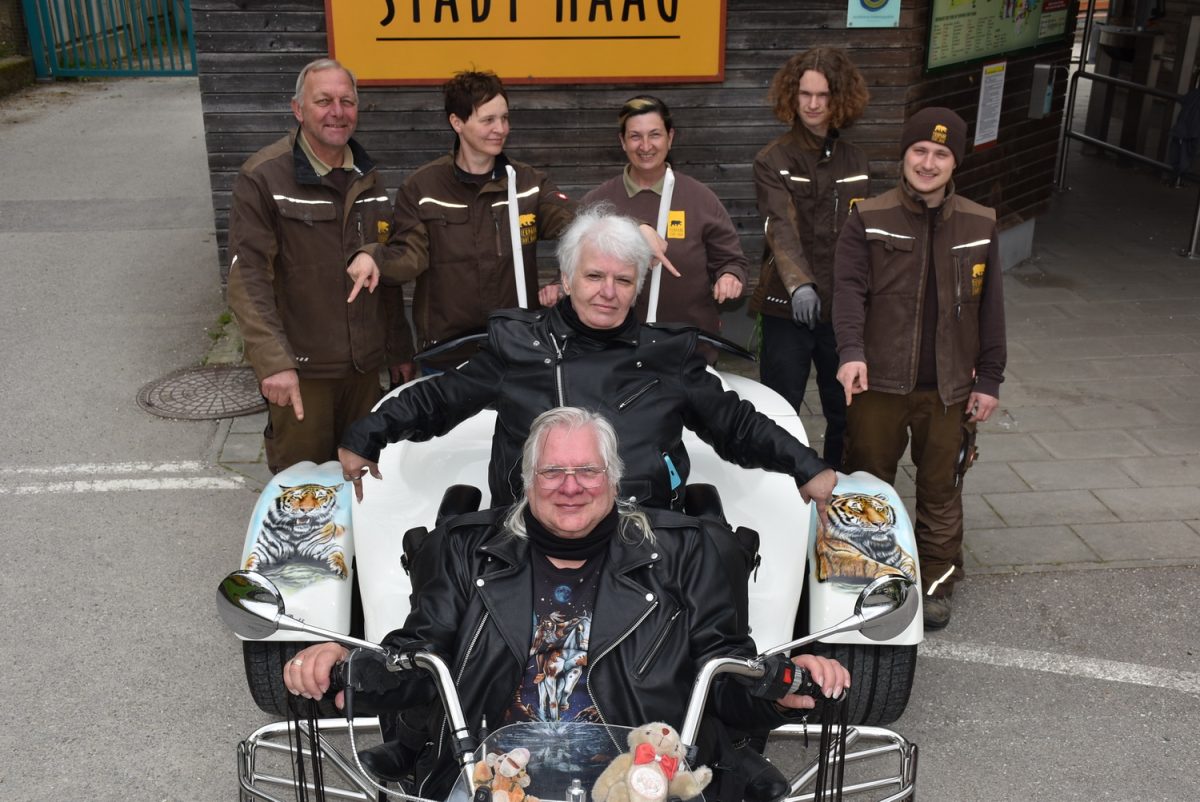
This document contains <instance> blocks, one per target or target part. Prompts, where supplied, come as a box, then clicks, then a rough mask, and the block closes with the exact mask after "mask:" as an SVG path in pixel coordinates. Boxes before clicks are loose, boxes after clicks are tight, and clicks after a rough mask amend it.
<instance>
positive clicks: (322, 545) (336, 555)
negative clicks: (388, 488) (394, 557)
mask: <svg viewBox="0 0 1200 802" xmlns="http://www.w3.org/2000/svg"><path fill="white" fill-rule="evenodd" d="M341 489H342V485H340V484H337V485H332V486H326V485H319V484H304V485H294V486H292V487H281V488H280V493H279V496H278V497H277V498H276V499H275V503H274V504H273V505H272V506H271V509H270V510H268V511H267V515H266V519H265V520H264V521H263V525H262V529H261V530H260V531H259V533H258V538H257V539H256V540H255V541H254V548H253V550H251V552H250V556H249V557H247V558H246V565H245V567H246V569H247V570H255V571H258V572H259V573H262V574H264V575H265V576H268V577H270V578H271V579H274V580H278V581H283V582H286V583H288V584H293V585H298V584H306V583H308V582H311V581H313V580H315V579H319V578H321V577H324V576H330V575H333V576H336V577H337V578H338V579H345V578H346V577H347V576H348V575H349V572H348V571H347V570H346V553H345V551H344V549H343V538H342V536H343V535H344V534H345V532H346V527H344V526H342V525H341V524H338V523H334V520H333V514H334V510H335V509H336V507H337V496H338V491H339V490H341Z"/></svg>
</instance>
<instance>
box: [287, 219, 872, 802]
mask: <svg viewBox="0 0 1200 802" xmlns="http://www.w3.org/2000/svg"><path fill="white" fill-rule="evenodd" d="M631 230H632V231H633V232H634V233H633V237H634V238H637V239H640V237H639V235H638V234H637V233H636V229H635V228H631ZM631 300H632V299H631ZM435 380H436V379H435ZM426 383H428V382H426ZM406 392H409V391H406ZM520 466H521V468H520V470H521V477H522V483H523V485H524V490H523V492H522V494H521V498H520V501H519V502H518V503H517V504H515V505H513V506H512V507H511V508H509V509H491V510H486V511H483V512H477V513H470V514H467V515H462V516H458V517H456V518H452V519H451V520H450V522H449V523H448V524H447V525H446V527H445V528H444V529H442V530H439V531H437V532H435V537H437V538H438V540H439V541H441V542H442V543H443V544H444V555H443V559H444V566H443V570H440V571H437V572H436V573H435V575H434V576H433V577H431V579H430V581H429V583H428V584H427V585H425V587H424V588H423V590H422V591H421V599H422V601H421V603H420V604H418V605H415V606H414V607H413V610H412V612H411V613H409V616H408V619H407V620H406V621H405V623H404V626H403V627H402V628H401V629H399V630H396V631H395V632H393V633H391V634H390V635H388V636H387V637H386V638H385V639H384V644H385V645H389V646H393V647H397V648H401V649H403V648H404V647H405V646H406V645H407V644H410V643H413V642H417V643H422V644H428V645H429V648H430V649H431V650H432V651H434V652H435V653H437V654H439V655H440V656H441V657H442V658H443V659H445V660H446V661H447V662H448V663H449V664H450V670H451V673H452V674H453V676H455V677H459V678H464V681H462V682H460V683H457V688H458V693H459V697H460V700H461V702H462V708H463V713H464V714H465V716H466V721H467V725H468V727H469V729H470V731H471V732H477V731H478V730H479V728H480V727H481V726H482V722H483V721H484V720H485V719H486V721H488V722H489V723H490V724H491V726H493V727H495V726H498V725H499V723H502V722H508V721H523V720H551V721H555V720H563V721H566V720H570V719H573V718H575V717H580V718H581V719H582V720H585V721H588V720H596V719H599V720H601V721H606V722H610V723H612V724H618V725H627V726H637V725H639V724H642V723H645V722H649V721H666V722H668V723H669V724H672V725H673V726H675V727H676V728H679V727H680V726H681V725H682V723H683V716H684V713H685V711H686V709H687V703H688V698H689V696H690V694H691V689H692V684H693V682H694V680H695V678H696V676H697V675H698V673H699V671H700V668H701V667H702V666H703V665H704V663H705V662H707V661H708V660H709V659H711V658H713V657H727V656H741V657H751V656H753V655H755V654H757V649H756V648H755V645H754V642H753V641H752V640H751V639H750V637H749V635H747V634H745V633H744V631H739V630H738V628H737V627H736V625H735V618H734V614H733V603H732V597H731V589H730V587H729V583H728V581H727V580H726V575H725V570H724V567H723V566H722V564H721V560H720V558H719V557H718V555H717V554H716V552H715V551H714V550H713V546H712V544H711V541H710V540H709V538H708V537H707V536H706V535H705V533H704V531H703V530H702V529H701V528H700V527H699V525H698V524H699V522H698V521H696V520H695V519H693V518H688V517H685V516H682V515H678V514H676V513H673V512H669V511H663V510H654V511H643V510H641V509H640V508H638V507H636V506H635V505H633V504H631V503H628V502H624V501H620V502H619V501H618V500H617V498H618V488H619V487H620V484H621V478H622V470H623V464H622V460H621V457H620V456H619V450H618V442H617V435H616V432H615V430H614V429H613V427H612V425H611V424H610V423H609V422H608V421H606V420H605V419H604V418H603V417H601V416H600V415H598V414H596V413H594V412H588V411H585V410H583V409H579V408H574V407H561V408H555V409H551V410H549V411H547V412H544V413H543V414H541V415H539V416H538V417H537V419H536V420H534V421H533V422H532V425H531V426H530V427H529V436H528V438H527V439H526V440H525V442H524V443H523V444H522V448H521V459H520ZM443 535H451V536H443ZM563 584H566V585H568V586H569V587H570V588H572V589H573V590H572V592H571V593H570V594H565V595H564V594H559V593H554V592H544V590H543V589H544V588H550V589H551V590H553V589H554V588H556V587H558V586H560V585H563ZM556 621H565V622H569V623H570V622H573V624H574V626H576V627H587V637H586V638H584V639H581V640H580V641H577V642H575V643H573V644H571V645H570V647H569V648H568V647H567V644H565V643H563V642H562V641H559V640H557V639H554V638H545V637H544V633H545V632H546V630H547V629H549V630H550V631H554V629H555V628H556V623H555V622H556ZM530 622H540V623H542V624H544V626H536V625H535V626H533V627H531V626H530ZM518 646H519V647H520V648H517V647H518ZM346 655H347V651H346V649H345V648H343V647H342V646H339V645H337V644H332V643H323V644H317V645H315V646H310V647H308V648H307V649H305V650H304V651H302V652H300V653H299V654H297V655H296V657H295V658H294V659H292V660H291V661H289V662H288V663H287V665H286V666H285V667H284V672H283V678H284V682H285V684H286V685H287V687H288V690H290V691H291V692H292V693H296V694H300V695H302V696H305V697H308V698H312V699H319V698H321V697H322V696H323V695H324V694H325V693H326V692H327V691H328V690H329V689H330V687H329V686H330V677H329V675H330V669H331V668H332V667H333V665H334V664H335V663H336V662H338V661H341V660H344V659H345V657H346ZM597 655H599V656H600V658H599V659H597V657H596V656H597ZM558 656H562V657H563V658H565V659H570V660H571V661H572V662H573V663H574V665H575V666H578V668H577V669H574V670H572V671H571V672H569V674H567V673H566V672H564V673H561V674H560V673H558V672H554V673H551V672H547V671H544V670H541V669H542V667H543V665H544V662H545V660H547V659H554V658H555V657H558ZM793 662H794V663H796V664H797V665H799V666H802V667H804V668H805V669H807V670H808V671H809V672H810V673H811V674H812V676H813V678H814V680H815V681H816V682H817V683H818V684H819V685H820V687H821V689H822V692H823V693H824V694H825V695H826V696H836V695H837V694H838V693H840V692H841V691H842V690H843V689H845V688H847V687H849V685H850V675H849V673H848V672H847V671H846V669H845V668H843V667H842V666H841V665H840V664H839V663H837V662H836V661H833V660H829V659H826V658H821V657H817V656H815V655H800V656H797V657H795V658H793ZM380 671H381V672H382V671H383V669H380ZM565 676H570V677H571V678H572V679H573V680H574V682H573V684H570V683H569V682H564V681H563V679H564V677H565ZM384 689H391V690H387V691H386V692H384V693H382V694H375V695H374V699H372V700H371V701H372V702H373V705H372V706H377V707H386V708H393V709H394V708H406V707H411V706H413V705H421V704H424V703H426V702H428V701H429V699H431V698H432V697H433V694H434V690H433V688H432V686H431V680H429V679H428V678H427V677H426V676H417V674H416V673H415V672H410V673H409V674H408V675H407V676H406V677H399V676H398V675H388V676H386V677H383V678H382V679H381V681H380V690H381V691H384ZM359 699H363V695H362V694H360V696H359ZM339 701H340V700H339ZM814 705H815V702H814V700H813V699H812V698H811V697H807V696H797V695H795V694H789V695H787V696H784V697H783V698H782V699H780V700H779V704H778V706H777V705H775V704H773V703H771V702H769V701H766V700H764V699H759V698H755V697H752V696H750V695H749V693H748V692H747V690H746V688H745V687H744V686H742V685H740V684H738V683H736V682H732V681H718V683H717V684H716V686H715V688H714V694H713V698H712V703H711V708H710V709H711V710H712V711H713V713H714V714H715V716H716V717H718V718H719V719H720V720H721V721H722V722H724V723H725V724H727V725H729V726H731V727H741V728H746V729H757V728H764V727H765V728H773V727H775V726H778V725H780V724H783V723H787V722H788V721H791V720H793V718H792V716H793V715H794V711H797V710H804V709H808V708H812V707H813V706H814ZM429 722H430V725H431V726H430V731H429V732H428V733H427V741H426V743H425V747H424V753H425V754H424V755H422V757H421V758H419V759H418V760H417V761H416V766H417V771H418V776H417V784H418V791H419V793H420V794H421V795H422V796H425V797H433V798H442V797H444V796H446V794H447V793H448V792H449V790H450V786H451V784H452V783H453V782H454V780H455V778H456V776H457V774H458V770H457V764H456V762H455V760H454V758H453V754H454V750H453V749H452V748H449V745H448V744H447V743H446V742H445V741H444V740H443V739H444V738H446V737H447V731H446V728H445V727H443V726H442V717H441V716H432V717H430V719H429ZM705 759H708V758H707V757H706V758H705ZM721 762H722V763H725V764H726V765H728V761H727V760H724V761H721ZM738 798H739V799H740V798H741V796H740V795H739V796H738Z"/></svg>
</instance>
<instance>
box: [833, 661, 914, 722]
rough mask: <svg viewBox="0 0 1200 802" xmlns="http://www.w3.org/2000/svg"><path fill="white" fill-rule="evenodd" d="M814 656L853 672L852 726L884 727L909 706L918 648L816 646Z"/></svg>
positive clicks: (850, 705)
mask: <svg viewBox="0 0 1200 802" xmlns="http://www.w3.org/2000/svg"><path fill="white" fill-rule="evenodd" d="M812 651H813V653H814V654H817V655H820V656H822V657H831V658H833V659H834V660H837V661H838V662H839V663H841V664H842V665H844V666H845V667H846V668H847V669H848V670H849V671H850V678H851V684H850V691H849V694H850V698H849V701H848V704H849V708H848V709H847V711H846V713H847V716H848V719H849V723H850V724H865V725H870V726H885V725H888V724H891V723H892V722H893V721H895V720H896V719H898V718H900V715H901V714H902V713H903V712H904V708H906V707H907V706H908V697H909V694H911V693H912V684H913V677H914V676H915V675H916V671H917V647H916V646H874V645H871V644H863V643H819V642H818V643H814V644H813V645H812Z"/></svg>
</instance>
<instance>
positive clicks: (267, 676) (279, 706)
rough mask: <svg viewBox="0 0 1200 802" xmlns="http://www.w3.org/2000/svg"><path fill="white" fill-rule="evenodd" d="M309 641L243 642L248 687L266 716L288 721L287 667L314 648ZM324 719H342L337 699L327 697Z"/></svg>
mask: <svg viewBox="0 0 1200 802" xmlns="http://www.w3.org/2000/svg"><path fill="white" fill-rule="evenodd" d="M311 645H312V644H311V643H308V642H305V641H261V640H248V641H242V659H243V661H244V662H245V664H246V684H247V685H248V686H249V687H250V696H251V697H253V699H254V703H255V704H256V705H258V707H259V709H260V710H262V711H263V712H264V713H269V714H270V715H272V716H279V717H281V718H287V715H288V697H289V696H291V694H290V693H288V689H287V687H286V686H285V685H284V684H283V667H284V665H285V664H286V663H287V661H288V660H291V659H292V658H293V657H295V656H296V653H297V652H299V651H300V650H301V649H304V648H306V647H308V646H311ZM318 704H319V706H320V710H321V716H322V717H327V718H332V717H336V716H339V715H341V713H340V712H339V711H338V710H337V708H336V707H334V704H333V697H332V696H329V695H326V697H325V698H324V699H322V700H321V701H320V702H319V703H318Z"/></svg>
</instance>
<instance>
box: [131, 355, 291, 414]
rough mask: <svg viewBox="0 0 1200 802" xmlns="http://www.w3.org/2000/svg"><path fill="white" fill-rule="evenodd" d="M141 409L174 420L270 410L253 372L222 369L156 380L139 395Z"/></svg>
mask: <svg viewBox="0 0 1200 802" xmlns="http://www.w3.org/2000/svg"><path fill="white" fill-rule="evenodd" d="M137 402H138V406H140V407H141V408H142V409H144V410H146V411H147V412H149V413H151V414H152V415H158V416H159V417H160V418H172V419H174V420H215V419H217V418H233V417H236V416H238V415H252V414H253V413H255V412H262V411H263V410H264V409H266V408H267V402H266V401H264V400H263V397H262V393H261V392H260V391H259V389H258V379H256V378H255V377H254V371H253V370H251V369H250V368H243V367H231V366H229V365H220V366H213V367H203V368H186V369H184V370H180V371H176V372H175V373H172V374H171V375H169V376H164V377H163V378H161V379H155V380H154V381H152V382H150V383H149V384H147V385H146V386H145V387H143V388H142V389H140V390H138V394H137Z"/></svg>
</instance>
